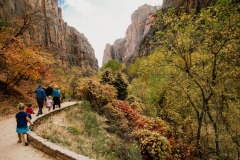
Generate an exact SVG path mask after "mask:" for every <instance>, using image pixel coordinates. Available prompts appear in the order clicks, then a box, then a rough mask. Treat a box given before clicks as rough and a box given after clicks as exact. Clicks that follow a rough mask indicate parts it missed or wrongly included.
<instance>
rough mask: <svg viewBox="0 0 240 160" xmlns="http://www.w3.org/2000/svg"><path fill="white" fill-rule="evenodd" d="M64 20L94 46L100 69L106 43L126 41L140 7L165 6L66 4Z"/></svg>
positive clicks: (102, 0)
mask: <svg viewBox="0 0 240 160" xmlns="http://www.w3.org/2000/svg"><path fill="white" fill-rule="evenodd" d="M65 4H66V7H63V19H64V21H65V22H67V23H68V25H70V26H72V27H74V28H76V29H77V30H78V31H79V32H81V33H83V34H84V35H85V37H86V38H87V39H88V41H89V43H90V44H91V45H92V47H93V49H94V51H95V56H96V58H97V59H98V65H99V67H101V66H102V58H103V52H104V49H105V45H106V44H107V43H110V44H113V42H114V41H115V40H116V39H119V38H124V37H125V32H126V30H127V27H128V26H129V25H130V24H131V15H132V13H133V12H134V11H135V10H137V9H138V7H140V6H142V5H144V4H149V5H152V6H156V5H162V0H129V1H127V0H65Z"/></svg>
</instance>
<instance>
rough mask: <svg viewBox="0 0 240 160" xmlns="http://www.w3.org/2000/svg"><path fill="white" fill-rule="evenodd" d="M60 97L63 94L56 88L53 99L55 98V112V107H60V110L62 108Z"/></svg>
mask: <svg viewBox="0 0 240 160" xmlns="http://www.w3.org/2000/svg"><path fill="white" fill-rule="evenodd" d="M60 96H61V92H60V90H59V89H58V86H55V87H54V89H53V92H52V97H53V110H55V105H58V107H59V108H61V104H60Z"/></svg>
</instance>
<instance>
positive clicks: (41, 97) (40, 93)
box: [35, 85, 46, 116]
mask: <svg viewBox="0 0 240 160" xmlns="http://www.w3.org/2000/svg"><path fill="white" fill-rule="evenodd" d="M35 93H36V99H37V103H38V113H37V115H36V116H39V115H41V114H43V111H42V109H43V103H44V101H46V93H45V91H44V89H43V88H42V87H41V85H39V86H38V88H37V89H36V90H35Z"/></svg>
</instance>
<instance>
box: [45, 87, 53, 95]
mask: <svg viewBox="0 0 240 160" xmlns="http://www.w3.org/2000/svg"><path fill="white" fill-rule="evenodd" d="M52 92H53V89H52V87H51V86H50V85H49V86H48V87H47V89H46V96H47V97H48V96H52Z"/></svg>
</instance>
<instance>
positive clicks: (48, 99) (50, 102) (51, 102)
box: [46, 96, 53, 112]
mask: <svg viewBox="0 0 240 160" xmlns="http://www.w3.org/2000/svg"><path fill="white" fill-rule="evenodd" d="M52 104H53V101H52V97H51V96H48V97H47V101H46V107H47V108H48V112H49V111H50V110H51V108H52Z"/></svg>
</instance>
